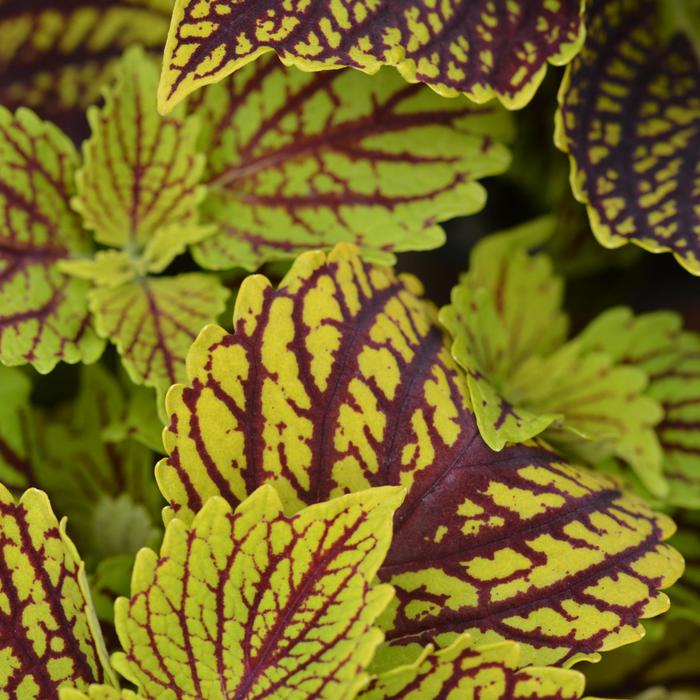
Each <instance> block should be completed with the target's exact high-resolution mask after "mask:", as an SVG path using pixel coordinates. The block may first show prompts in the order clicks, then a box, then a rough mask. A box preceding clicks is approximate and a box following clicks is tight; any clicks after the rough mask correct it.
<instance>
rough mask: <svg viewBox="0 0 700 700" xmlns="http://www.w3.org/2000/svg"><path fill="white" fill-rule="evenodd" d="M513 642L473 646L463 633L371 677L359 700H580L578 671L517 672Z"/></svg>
mask: <svg viewBox="0 0 700 700" xmlns="http://www.w3.org/2000/svg"><path fill="white" fill-rule="evenodd" d="M519 659H520V649H519V647H518V645H517V644H515V643H514V642H502V643H500V644H490V645H487V646H483V647H477V646H475V645H474V643H473V641H472V640H471V639H470V637H469V636H468V635H462V636H461V637H459V638H457V639H456V640H455V641H454V642H453V643H452V644H451V645H450V646H449V647H447V648H445V649H441V650H439V651H432V650H431V649H430V648H428V649H426V651H425V652H424V653H423V654H421V656H420V657H419V658H418V659H417V660H416V661H415V662H414V663H413V664H411V665H408V666H401V667H399V668H396V669H392V670H391V671H388V672H386V673H382V674H380V675H378V676H377V677H375V678H373V679H372V681H371V682H370V684H369V686H368V687H367V688H366V689H365V690H363V691H362V692H361V693H360V694H359V696H358V700H425V699H426V698H446V699H447V698H454V699H455V700H457V698H501V699H503V700H505V698H510V699H511V700H525V699H527V700H537V698H542V699H543V700H544V699H546V700H568V699H569V698H580V697H581V695H582V694H583V686H584V679H583V675H582V674H581V673H579V672H578V671H570V670H564V669H561V668H554V667H543V668H538V667H534V666H528V667H527V668H520V666H519V663H518V662H519Z"/></svg>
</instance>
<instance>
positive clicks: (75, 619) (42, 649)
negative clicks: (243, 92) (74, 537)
mask: <svg viewBox="0 0 700 700" xmlns="http://www.w3.org/2000/svg"><path fill="white" fill-rule="evenodd" d="M106 657H107V653H106V650H105V648H104V642H103V641H102V635H101V633H100V630H99V626H98V624H97V620H96V618H95V615H94V611H93V609H92V603H91V600H90V594H89V592H88V590H87V581H86V580H85V573H84V570H83V564H82V562H81V561H80V558H79V556H78V553H77V551H76V549H75V547H74V546H73V543H72V542H71V541H70V540H69V539H68V536H67V535H66V532H65V523H61V524H60V525H59V523H58V521H57V520H56V516H54V514H53V511H52V510H51V506H50V505H49V500H48V498H47V496H46V494H45V493H43V492H42V491H37V490H35V489H30V490H29V491H27V492H26V493H25V494H24V495H23V496H22V498H21V500H20V501H19V503H15V500H14V499H13V498H12V496H11V495H10V493H9V492H8V491H7V490H6V489H5V487H4V486H2V485H0V695H1V696H2V697H6V698H22V700H32V699H33V698H36V700H53V699H54V698H56V699H57V698H58V688H59V686H61V685H66V684H68V685H75V686H77V687H79V688H86V687H87V685H88V684H90V683H102V682H108V683H113V682H114V679H113V678H112V676H111V672H110V671H109V664H108V662H107V658H106Z"/></svg>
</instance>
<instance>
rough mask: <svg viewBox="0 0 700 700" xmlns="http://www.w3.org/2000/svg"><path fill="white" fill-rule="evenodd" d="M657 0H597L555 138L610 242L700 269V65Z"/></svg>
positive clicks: (578, 191) (596, 226)
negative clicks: (667, 30)
mask: <svg viewBox="0 0 700 700" xmlns="http://www.w3.org/2000/svg"><path fill="white" fill-rule="evenodd" d="M665 4H668V5H671V4H673V3H662V2H656V0H612V1H611V0H594V1H593V2H592V3H591V6H590V10H589V12H588V20H587V25H588V30H587V33H588V36H587V39H586V44H585V47H584V49H583V50H582V52H581V53H580V54H579V56H578V57H576V58H575V59H574V61H573V62H572V63H571V65H570V66H569V67H568V69H567V73H566V76H565V79H564V82H563V84H562V89H561V92H560V98H559V99H560V110H559V113H558V115H557V134H556V142H557V145H558V146H559V147H560V148H561V149H562V150H564V151H567V152H568V153H569V154H570V156H571V158H570V160H571V169H572V172H571V184H572V187H573V190H574V194H575V195H576V197H577V198H578V199H579V200H580V201H582V202H584V203H586V204H587V205H588V213H589V217H590V220H591V226H592V228H593V231H594V233H595V234H596V236H597V238H598V240H599V241H600V242H601V243H602V244H603V245H605V246H607V247H613V248H614V247H619V246H621V245H624V244H625V243H627V242H629V241H633V242H635V243H637V244H638V245H640V246H642V247H643V248H646V249H647V250H650V251H652V252H662V251H671V252H672V253H673V254H674V256H675V257H676V259H677V260H678V261H679V262H680V263H681V264H682V265H683V266H684V267H686V268H687V269H688V270H690V271H691V272H693V273H695V274H700V215H699V214H698V211H699V210H700V194H698V193H699V192H700V174H699V173H698V169H697V161H698V154H699V153H700V65H699V64H698V56H697V55H696V53H695V52H694V50H693V47H692V45H691V42H690V41H689V40H688V39H687V38H686V37H685V36H684V35H683V34H681V33H676V34H675V35H673V36H671V37H666V36H665V35H664V33H663V27H664V23H663V22H662V21H661V18H660V16H659V15H660V12H661V10H662V8H663V6H664V5H665Z"/></svg>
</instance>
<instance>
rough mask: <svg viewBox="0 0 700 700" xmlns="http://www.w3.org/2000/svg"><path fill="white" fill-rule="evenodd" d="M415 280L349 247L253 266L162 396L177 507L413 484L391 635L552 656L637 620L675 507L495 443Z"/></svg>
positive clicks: (568, 653)
mask: <svg viewBox="0 0 700 700" xmlns="http://www.w3.org/2000/svg"><path fill="white" fill-rule="evenodd" d="M420 293H421V290H420V285H419V284H418V283H417V281H416V280H414V279H413V278H411V277H400V278H397V277H395V276H394V274H393V273H392V272H391V270H389V269H386V268H383V267H377V266H372V265H370V264H368V263H363V262H362V261H361V259H360V257H359V256H358V255H357V253H356V252H355V251H354V249H352V248H349V247H347V246H338V247H336V249H335V250H334V251H333V252H332V253H331V254H330V255H329V256H328V257H326V256H325V255H324V254H322V253H319V252H310V253H307V254H304V255H302V256H300V257H299V258H298V259H297V261H296V262H295V263H294V265H293V266H292V269H291V271H290V272H289V274H288V275H287V276H286V278H285V280H284V281H283V282H282V284H281V286H280V287H279V289H277V290H275V289H273V288H272V286H271V285H270V283H269V282H267V280H265V279H264V278H263V277H260V276H253V277H249V278H248V279H247V280H245V281H244V283H243V285H242V286H241V289H240V292H239V295H238V297H237V302H236V310H235V313H234V329H235V333H234V334H229V333H227V332H226V331H224V330H223V329H222V328H219V327H217V326H209V327H207V328H206V329H204V330H203V331H202V333H200V335H199V337H198V339H197V341H196V342H195V343H194V345H193V347H192V349H191V350H190V353H189V355H188V360H187V369H188V376H189V385H188V386H182V385H177V386H175V387H173V388H172V389H171V390H170V392H169V393H168V395H167V398H166V405H167V408H168V411H169V413H170V425H169V428H168V430H167V431H166V432H165V433H164V442H165V446H166V449H167V451H168V454H169V457H168V459H167V460H164V461H162V462H161V463H160V464H159V465H158V467H157V468H156V477H157V479H158V483H159V485H160V487H161V491H162V492H163V494H164V496H165V497H166V499H167V500H168V501H169V503H170V506H171V509H172V512H171V513H170V515H169V517H173V515H177V517H178V518H181V519H185V520H188V521H189V520H191V518H192V516H193V513H195V512H196V511H198V510H199V508H201V506H202V504H203V503H204V502H205V501H206V499H207V498H209V497H210V496H214V495H221V496H223V497H224V498H226V499H227V500H229V501H230V502H232V503H235V502H237V501H240V500H242V499H243V498H245V497H246V496H247V495H248V494H249V493H251V492H252V491H253V490H254V489H255V488H256V487H258V486H259V485H260V484H262V483H264V482H267V481H271V482H273V483H274V484H275V487H276V488H277V490H278V493H279V494H280V496H281V498H282V500H283V502H284V503H285V504H286V505H287V507H289V508H291V509H298V508H300V507H302V506H303V505H304V504H307V503H313V502H316V501H322V500H324V499H327V498H329V497H331V496H335V495H338V494H341V493H344V492H348V491H358V490H362V489H366V488H368V487H371V486H379V485H384V484H401V485H403V486H405V487H406V488H407V489H408V496H407V498H406V501H405V503H404V505H403V506H402V508H401V509H400V510H399V512H398V514H397V519H396V537H395V538H394V543H393V546H392V549H391V551H390V553H389V556H388V557H387V561H386V562H385V564H384V566H383V567H382V568H381V570H380V573H379V577H380V579H381V580H383V581H386V582H389V583H391V584H392V585H393V586H394V587H395V588H396V590H397V598H396V602H395V604H393V605H392V607H391V608H390V610H389V611H388V613H387V614H386V615H385V616H384V618H383V625H384V627H385V629H386V630H387V639H389V640H391V642H392V643H393V644H402V645H410V644H415V645H418V644H420V646H422V645H423V644H424V643H425V641H428V640H430V639H431V638H433V637H434V638H436V639H437V642H438V644H439V645H441V646H444V643H445V642H449V641H451V640H452V637H453V636H454V633H461V632H464V631H470V632H471V633H473V635H474V637H475V640H477V641H479V642H483V641H486V642H493V641H502V640H504V639H511V640H514V641H518V642H520V643H521V646H522V648H523V659H522V663H523V664H525V665H527V664H531V663H536V664H538V665H549V664H551V663H555V662H564V661H569V662H573V661H574V660H576V659H577V658H580V657H581V656H582V655H589V654H594V653H595V652H596V651H598V650H604V649H609V648H613V647H615V646H618V645H620V644H624V643H625V642H628V641H632V640H634V639H637V638H639V635H640V628H639V626H638V620H639V618H640V617H646V616H652V615H654V614H656V613H658V612H660V611H662V610H663V609H664V608H665V607H666V605H667V600H666V597H665V596H664V595H663V594H660V593H658V588H660V587H664V586H666V585H669V584H670V583H671V582H672V581H673V580H675V579H676V578H677V577H678V575H679V574H680V570H681V568H682V565H681V562H680V559H679V557H678V555H677V554H676V553H674V552H673V551H672V550H671V549H669V548H668V547H667V546H666V545H663V544H661V540H662V539H663V538H664V537H666V536H667V535H669V534H670V532H671V531H672V529H673V528H672V525H671V523H670V522H669V521H668V519H667V518H666V517H665V516H660V515H655V514H653V513H652V512H651V511H650V510H649V509H648V508H647V506H645V505H644V504H643V503H642V502H641V501H638V500H636V499H635V498H633V497H628V496H624V495H622V494H621V493H620V491H619V490H618V486H617V485H616V483H615V482H613V481H610V480H609V479H607V478H606V477H604V476H602V475H597V474H594V473H592V472H589V471H587V470H585V469H581V468H577V467H574V466H571V465H568V464H566V463H564V462H563V461H562V459H561V458H560V457H558V456H557V455H555V454H553V453H552V452H549V451H548V450H546V449H544V448H542V447H540V446H539V445H536V444H530V445H517V446H513V447H508V448H506V449H505V450H503V451H502V452H500V453H494V452H492V451H491V450H490V449H489V448H488V447H487V446H486V445H485V443H484V442H483V441H482V439H481V438H480V436H479V432H478V429H477V426H476V422H475V419H474V415H473V413H472V412H471V410H470V407H469V400H468V398H467V396H466V395H465V393H464V389H463V386H464V377H463V375H462V374H461V373H460V371H459V369H458V368H457V366H456V365H455V364H454V362H453V360H452V358H451V356H450V353H449V347H448V345H447V342H446V340H445V339H444V338H443V336H442V334H441V332H440V331H439V329H438V328H437V327H436V325H435V312H434V310H433V308H432V306H431V305H429V304H426V303H425V302H424V301H423V300H422V299H421V298H420ZM572 551H573V552H575V554H576V556H572Z"/></svg>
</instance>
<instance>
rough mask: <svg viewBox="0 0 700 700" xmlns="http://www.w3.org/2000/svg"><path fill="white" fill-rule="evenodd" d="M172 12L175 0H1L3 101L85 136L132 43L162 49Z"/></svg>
mask: <svg viewBox="0 0 700 700" xmlns="http://www.w3.org/2000/svg"><path fill="white" fill-rule="evenodd" d="M171 10H172V1H171V0H61V2H53V1H52V0H34V1H33V2H31V3H24V2H13V1H12V0H3V2H1V3H0V34H1V35H2V37H3V51H2V55H1V56H0V76H1V77H0V104H3V105H5V106H7V107H9V108H10V109H17V108H18V107H21V106H26V107H30V108H32V109H34V110H36V111H37V112H38V113H39V114H40V115H41V116H42V117H44V118H45V119H49V120H51V121H53V122H56V123H58V124H59V125H60V126H61V127H63V128H64V129H66V130H67V131H68V132H69V133H70V134H71V135H73V136H78V137H79V136H82V135H83V134H84V133H85V131H86V124H85V109H86V108H87V107H88V106H89V105H91V104H93V103H94V102H95V101H96V100H97V98H98V97H99V91H100V87H101V86H102V84H103V83H104V82H106V80H107V79H108V78H109V77H110V75H111V70H112V67H113V65H114V62H115V59H116V58H117V57H118V56H119V55H120V54H121V53H122V51H123V50H124V49H125V48H126V47H128V46H130V45H131V44H134V43H138V44H142V45H144V46H146V47H148V48H149V49H155V50H158V51H160V49H161V47H162V46H163V42H164V40H165V37H166V35H167V31H168V20H169V17H170V13H171Z"/></svg>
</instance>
